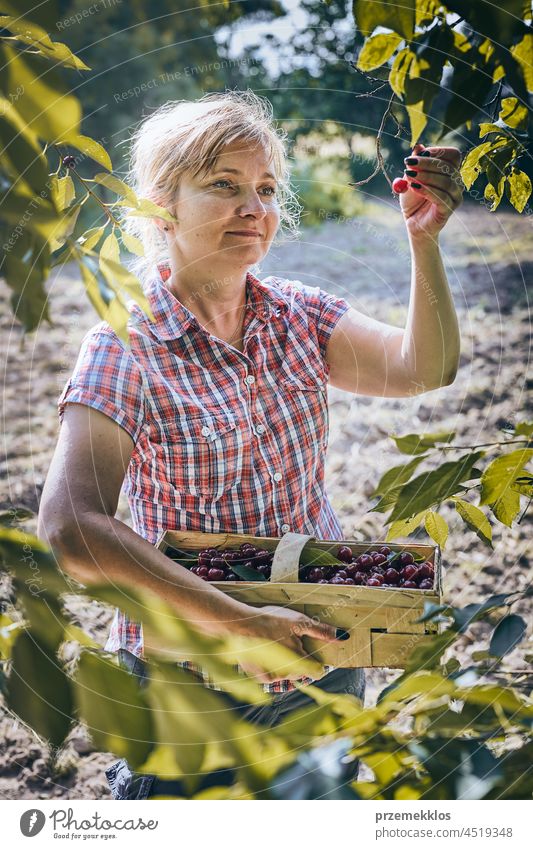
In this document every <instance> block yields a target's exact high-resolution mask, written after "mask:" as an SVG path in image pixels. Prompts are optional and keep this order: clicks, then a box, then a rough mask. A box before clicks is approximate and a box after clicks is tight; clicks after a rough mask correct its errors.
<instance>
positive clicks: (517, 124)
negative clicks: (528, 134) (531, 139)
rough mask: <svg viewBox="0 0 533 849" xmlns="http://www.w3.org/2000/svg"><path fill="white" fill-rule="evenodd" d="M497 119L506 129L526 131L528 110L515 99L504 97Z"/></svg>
mask: <svg viewBox="0 0 533 849" xmlns="http://www.w3.org/2000/svg"><path fill="white" fill-rule="evenodd" d="M499 117H500V119H501V120H502V121H504V122H505V123H506V124H507V126H508V127H513V128H514V129H516V130H521V131H522V132H525V130H526V129H527V122H528V117H529V112H528V108H527V106H524V105H523V104H522V103H520V101H519V100H518V98H517V97H504V98H503V99H502V102H501V109H500V115H499Z"/></svg>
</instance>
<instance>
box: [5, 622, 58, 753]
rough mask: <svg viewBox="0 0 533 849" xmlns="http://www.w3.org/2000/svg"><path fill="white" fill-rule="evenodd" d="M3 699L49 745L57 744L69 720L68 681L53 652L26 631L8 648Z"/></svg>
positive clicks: (55, 745)
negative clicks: (8, 655)
mask: <svg viewBox="0 0 533 849" xmlns="http://www.w3.org/2000/svg"><path fill="white" fill-rule="evenodd" d="M6 703H7V706H8V708H9V709H10V710H12V711H14V713H16V714H17V716H19V717H20V719H21V720H22V721H23V722H25V723H27V724H28V725H29V726H30V728H33V730H34V731H35V732H36V733H37V734H39V735H40V736H41V737H44V739H45V740H47V741H48V742H49V743H50V745H51V746H53V747H55V748H57V747H59V746H61V744H62V743H63V741H64V740H65V737H66V736H67V734H68V732H69V730H70V726H71V722H72V713H73V708H72V693H71V684H70V681H69V679H68V678H67V676H66V674H65V672H64V670H63V669H62V668H61V665H60V663H59V661H58V659H57V657H56V655H55V652H54V651H53V650H51V649H50V648H48V647H47V646H46V644H45V643H42V642H41V641H40V640H39V639H38V638H37V637H36V636H35V634H33V633H31V632H30V631H24V632H23V633H21V634H19V636H18V637H17V640H16V642H15V644H14V646H13V649H12V655H11V672H10V675H9V678H8V683H7V694H6Z"/></svg>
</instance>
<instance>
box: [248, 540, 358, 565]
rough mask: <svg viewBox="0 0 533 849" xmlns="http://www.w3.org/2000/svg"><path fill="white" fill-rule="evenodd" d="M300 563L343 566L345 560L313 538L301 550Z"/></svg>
mask: <svg viewBox="0 0 533 849" xmlns="http://www.w3.org/2000/svg"><path fill="white" fill-rule="evenodd" d="M300 564H301V565H302V566H329V565H337V566H342V565H343V562H342V560H339V558H338V557H335V555H334V554H330V553H329V551H323V550H322V549H321V548H317V547H316V546H314V545H313V542H312V540H310V541H309V542H308V543H306V544H305V545H304V547H303V549H302V551H301V552H300ZM344 565H345V564H344ZM232 568H233V567H232Z"/></svg>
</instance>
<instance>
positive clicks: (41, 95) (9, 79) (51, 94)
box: [0, 42, 81, 143]
mask: <svg viewBox="0 0 533 849" xmlns="http://www.w3.org/2000/svg"><path fill="white" fill-rule="evenodd" d="M0 61H1V67H2V68H3V71H2V75H3V87H4V91H12V92H15V91H17V90H19V91H21V92H22V93H21V95H20V96H19V97H18V99H17V105H16V108H17V111H18V112H19V114H20V115H21V116H22V118H23V119H24V120H25V121H26V122H27V124H28V126H29V129H30V130H31V132H32V133H34V134H35V135H36V136H38V137H39V138H41V139H44V140H45V141H47V142H50V143H60V142H62V141H63V140H64V139H65V137H66V136H69V135H72V134H73V133H76V132H78V130H79V126H80V122H81V106H80V102H79V100H78V99H77V98H76V97H74V96H73V95H72V94H69V92H68V89H67V87H66V86H65V85H64V83H63V81H62V79H61V77H60V76H59V74H58V73H57V72H56V71H55V70H54V69H53V68H50V66H49V64H48V61H47V60H45V59H43V57H42V56H39V55H34V54H31V53H30V52H29V51H25V52H24V53H20V52H18V51H17V50H15V49H14V48H12V47H10V46H8V45H7V44H6V43H5V42H4V43H3V44H1V45H0Z"/></svg>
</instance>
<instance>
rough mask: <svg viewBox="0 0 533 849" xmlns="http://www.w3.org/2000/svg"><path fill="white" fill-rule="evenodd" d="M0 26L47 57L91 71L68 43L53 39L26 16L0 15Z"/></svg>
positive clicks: (69, 65)
mask: <svg viewBox="0 0 533 849" xmlns="http://www.w3.org/2000/svg"><path fill="white" fill-rule="evenodd" d="M0 27H2V28H4V29H7V30H9V31H10V32H12V33H13V35H14V36H16V38H17V39H18V41H21V42H22V43H23V44H28V45H30V46H31V47H33V49H34V50H39V52H40V53H42V54H43V55H44V56H46V58H48V59H53V61H54V62H55V63H57V62H59V63H60V64H61V65H64V66H65V67H66V68H74V69H75V70H78V71H90V68H89V67H88V66H87V65H86V64H85V62H82V60H81V59H79V58H78V57H77V56H75V55H74V54H73V53H72V51H71V50H69V48H68V47H67V45H66V44H62V43H61V42H57V41H52V39H51V38H50V36H49V35H48V33H47V32H46V30H45V29H43V28H42V27H40V26H39V25H38V24H36V23H34V22H33V21H29V20H28V19H25V18H20V17H17V18H15V17H11V16H9V15H0Z"/></svg>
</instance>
